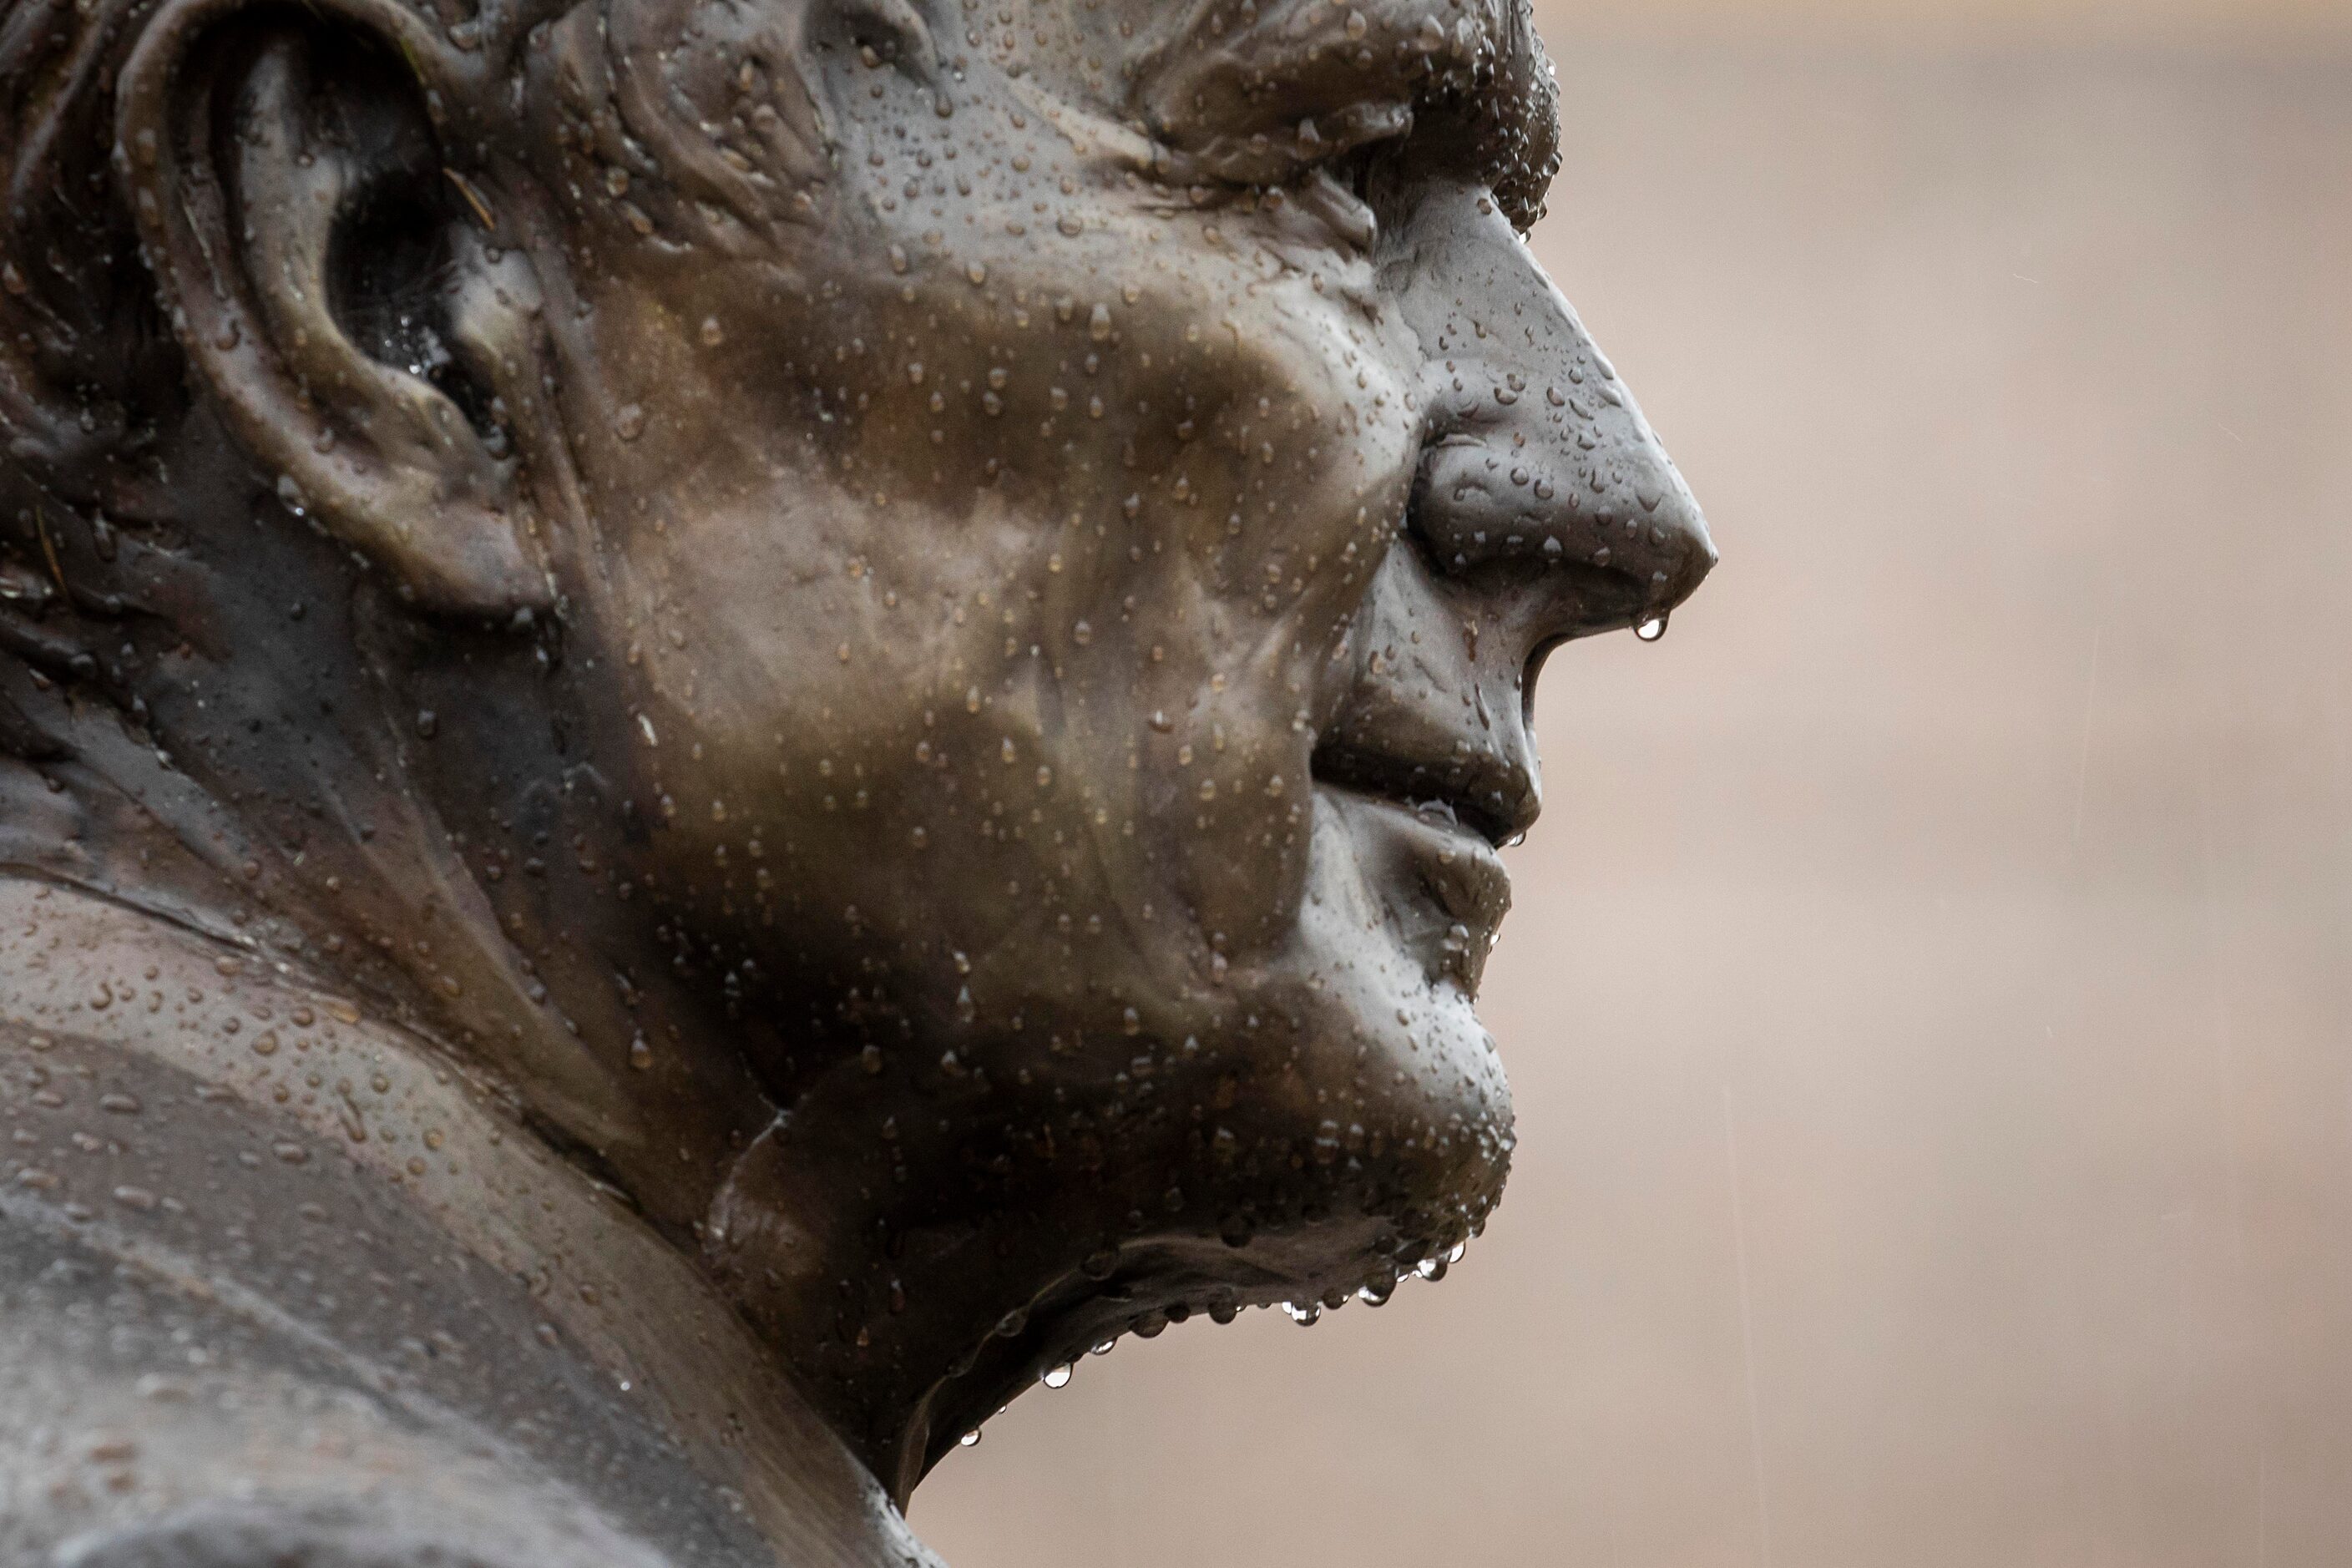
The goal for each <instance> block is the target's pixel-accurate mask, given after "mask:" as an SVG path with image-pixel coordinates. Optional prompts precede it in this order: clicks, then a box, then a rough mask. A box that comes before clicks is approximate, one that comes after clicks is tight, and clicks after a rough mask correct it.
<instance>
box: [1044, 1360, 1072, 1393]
mask: <svg viewBox="0 0 2352 1568" xmlns="http://www.w3.org/2000/svg"><path fill="white" fill-rule="evenodd" d="M1069 1381H1070V1363H1067V1362H1064V1363H1062V1364H1061V1365H1059V1366H1057V1367H1055V1368H1053V1369H1051V1370H1050V1371H1048V1372H1047V1373H1045V1379H1044V1382H1045V1386H1046V1387H1048V1388H1065V1387H1067V1386H1068V1385H1069Z"/></svg>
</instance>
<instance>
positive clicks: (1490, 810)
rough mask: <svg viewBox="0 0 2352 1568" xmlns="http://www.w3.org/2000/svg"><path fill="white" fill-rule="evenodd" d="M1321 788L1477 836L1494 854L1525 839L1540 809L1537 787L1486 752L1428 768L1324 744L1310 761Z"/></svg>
mask: <svg viewBox="0 0 2352 1568" xmlns="http://www.w3.org/2000/svg"><path fill="white" fill-rule="evenodd" d="M1309 772H1310V773H1312V774H1313V776H1314V779H1315V782H1316V783H1318V784H1329V785H1332V786H1334V787H1337V788H1339V789H1345V790H1349V791H1351V792H1352V793H1354V794H1357V795H1369V796H1370V797H1372V798H1374V799H1376V800H1381V801H1384V802H1386V803H1388V804H1391V805H1397V806H1400V807H1402V808H1403V809H1404V810H1406V811H1409V812H1412V814H1413V815H1414V816H1418V817H1421V818H1423V820H1434V821H1438V822H1442V823H1443V824H1444V825H1445V826H1448V827H1450V828H1453V829H1454V830H1455V831H1458V832H1461V833H1465V834H1469V835H1474V836H1475V837H1477V838H1479V839H1481V840H1483V841H1484V843H1485V844H1486V847H1488V848H1489V849H1500V848H1503V847H1506V846H1507V845H1510V844H1512V843H1515V842H1517V840H1518V839H1520V838H1521V837H1525V836H1526V834H1527V831H1528V828H1529V827H1532V826H1534V825H1535V819H1536V814H1537V812H1538V810H1539V809H1540V803H1539V801H1538V797H1537V795H1536V794H1535V792H1534V791H1533V790H1532V789H1531V788H1530V787H1529V784H1530V783H1531V781H1530V780H1529V779H1528V776H1527V775H1526V774H1525V773H1523V772H1521V771H1520V770H1518V769H1517V768H1514V767H1511V766H1510V765H1508V764H1507V763H1505V762H1503V761H1502V760H1501V759H1499V758H1497V757H1496V756H1494V755H1493V754H1492V753H1491V752H1486V751H1485V750H1483V749H1482V750H1475V751H1469V752H1467V754H1457V755H1455V756H1453V757H1448V758H1446V759H1444V760H1443V761H1434V762H1422V761H1416V760H1414V759H1412V758H1411V757H1406V756H1402V755H1399V754H1395V753H1391V752H1382V751H1376V750H1373V749H1371V748H1369V747H1366V746H1364V745H1362V744H1360V743H1350V742H1344V741H1337V740H1326V741H1325V742H1324V743H1323V744H1321V745H1319V746H1318V747H1317V748H1316V749H1315V754H1314V756H1313V757H1312V758H1311V759H1310V761H1309Z"/></svg>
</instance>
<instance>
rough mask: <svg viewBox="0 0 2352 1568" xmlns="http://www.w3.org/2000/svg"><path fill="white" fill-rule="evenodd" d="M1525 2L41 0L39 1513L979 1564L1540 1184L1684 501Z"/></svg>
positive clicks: (35, 280)
mask: <svg viewBox="0 0 2352 1568" xmlns="http://www.w3.org/2000/svg"><path fill="white" fill-rule="evenodd" d="M1554 93H1555V89H1554V86H1553V84H1552V79H1551V75H1550V71H1549V66H1548V65H1547V63H1546V61H1545V58H1544V57H1543V54H1542V50H1541V47H1540V45H1539V44H1538V41H1537V39H1536V37H1535V35H1534V32H1533V30H1532V26H1531V25H1530V23H1529V21H1528V15H1527V11H1526V8H1525V5H1524V0H1411V3H1410V4H1407V3H1403V0H1398V3H1396V4H1390V3H1388V0H1336V3H1333V0H1191V3H1189V4H1187V5H1144V4H1141V3H1139V0H1019V3H1018V4H1005V5H997V4H982V3H981V0H964V3H963V4H962V5H960V6H958V5H950V4H948V3H947V0H735V3H730V4H720V3H718V0H561V3H559V0H481V3H480V4H478V5H475V4H468V3H467V0H302V3H301V4H299V5H295V4H285V3H280V0H0V172H5V184H6V188H5V212H0V437H5V455H0V864H5V874H0V1562H5V1563H8V1564H11V1565H14V1564H18V1563H27V1564H57V1565H70V1568H190V1565H200V1568H250V1565H252V1564H256V1563H263V1562H268V1563H276V1562H278V1561H279V1560H280V1557H279V1556H277V1555H272V1553H278V1554H281V1555H282V1556H283V1558H284V1560H285V1561H289V1562H299V1563H304V1564H307V1565H313V1568H421V1565H423V1564H425V1563H462V1564H469V1565H478V1568H525V1565H530V1568H537V1565H540V1564H549V1563H564V1564H581V1565H586V1568H641V1565H652V1564H674V1565H680V1568H682V1565H685V1564H689V1563H690V1564H728V1563H780V1562H782V1563H871V1564H890V1565H893V1568H897V1565H899V1564H903V1563H916V1562H928V1561H929V1560H930V1559H929V1555H928V1554H927V1553H926V1552H924V1551H923V1550H922V1548H921V1547H920V1546H919V1545H918V1544H917V1543H916V1542H914V1541H913V1540H912V1539H911V1537H910V1536H909V1535H908V1532H907V1531H906V1528H905V1525H904V1524H903V1522H902V1521H901V1520H900V1518H899V1515H898V1507H899V1506H900V1505H902V1504H903V1503H904V1501H905V1500H906V1498H907V1496H908V1492H909V1491H910V1490H911V1489H912V1488H913V1487H914V1486H915V1484H916V1483H917V1481H918V1480H919V1479H920V1478H921V1477H922V1475H923V1474H924V1472H925V1471H926V1470H927V1469H928V1468H929V1467H930V1466H931V1465H932V1464H933V1463H935V1462H936V1461H937V1460H938V1459H939V1458H940V1455H941V1454H942V1453H943V1452H944V1451H946V1450H947V1449H948V1448H950V1447H952V1446H953V1445H954V1444H955V1443H956V1442H957V1441H958V1440H959V1439H960V1438H961V1437H963V1436H965V1435H966V1434H968V1433H970V1432H971V1431H973V1430H975V1429H976V1428H977V1426H979V1424H980V1423H981V1422H982V1420H984V1419H985V1418H986V1417H987V1416H988V1415H990V1414H991V1413H992V1412H993V1411H995V1410H996V1409H998V1408H999V1407H1000V1406H1001V1405H1003V1404H1004V1403H1005V1402H1006V1401H1007V1400H1008V1399H1010V1398H1012V1397H1013V1395H1014V1394H1016V1393H1017V1392H1019V1391H1020V1390H1022V1389H1023V1388H1024V1387H1026V1386H1028V1385H1029V1384H1033V1383H1034V1382H1036V1381H1037V1380H1038V1378H1039V1377H1040V1376H1041V1374H1045V1373H1049V1372H1050V1370H1051V1369H1054V1368H1055V1367H1057V1366H1059V1365H1061V1364H1063V1363H1067V1362H1069V1361H1070V1360H1071V1359H1072V1358H1073V1357H1075V1356H1077V1355H1079V1354H1081V1353H1083V1352H1086V1351H1087V1349H1089V1348H1090V1347H1093V1346H1096V1345H1097V1344H1100V1343H1102V1342H1107V1341H1110V1340H1112V1339H1115V1338H1117V1337H1118V1336H1119V1335H1121V1334H1125V1333H1129V1332H1133V1333H1137V1334H1140V1335H1147V1336H1148V1335H1150V1334H1153V1333H1156V1332H1157V1331H1160V1329H1161V1328H1163V1327H1164V1326H1165V1325H1167V1324H1169V1323H1171V1322H1177V1321H1182V1320H1183V1319H1184V1318H1186V1317H1187V1316H1188V1315H1192V1314H1198V1313H1205V1314H1208V1315H1210V1316H1213V1317H1215V1318H1218V1319H1219V1320H1221V1321H1222V1320H1224V1319H1229V1318H1230V1317H1231V1316H1232V1315H1233V1314H1234V1312H1236V1311H1237V1310H1241V1309H1243V1308H1244V1307H1249V1306H1253V1305H1265V1304H1270V1303H1277V1302H1280V1303H1288V1304H1290V1305H1291V1306H1292V1307H1293V1309H1294V1310H1295V1311H1297V1312H1301V1313H1307V1312H1313V1311H1315V1310H1319V1307H1320V1305H1322V1304H1337V1303H1339V1302H1341V1301H1344V1300H1347V1299H1348V1298H1349V1297H1350V1296H1352V1295H1355V1294H1357V1293H1359V1292H1360V1293H1362V1294H1363V1295H1364V1296H1365V1297H1366V1298H1367V1299H1370V1300H1379V1299H1381V1298H1383V1297H1385V1295H1386V1294H1387V1293H1388V1292H1389V1291H1390V1290H1391V1289H1393V1288H1394V1287H1395V1285H1396V1282H1397V1280H1398V1279H1399V1278H1400V1276H1402V1275H1406V1274H1410V1273H1412V1272H1413V1271H1414V1270H1415V1269H1416V1268H1418V1269H1420V1270H1422V1271H1423V1272H1432V1271H1434V1269H1435V1268H1438V1267H1441V1266H1442V1263H1443V1260H1444V1258H1445V1257H1446V1256H1447V1255H1448V1254H1449V1253H1450V1252H1451V1251H1452V1249H1454V1248H1455V1247H1458V1246H1459V1245H1460V1244H1461V1243H1462V1242H1463V1240H1464V1239H1465V1237H1467V1236H1468V1235H1469V1234H1470V1233H1472V1232H1473V1231H1474V1230H1475V1229H1476V1228H1477V1227H1478V1226H1479V1225H1480V1224H1481V1222H1482V1220H1483V1218H1484V1216H1485V1215H1486V1213H1487V1211H1488V1210H1489V1208H1490V1207H1491V1206H1492V1205H1493V1204H1494V1203H1495V1201H1496V1196H1497V1194H1498V1193H1499V1192H1500V1189H1501V1186H1502V1184H1503V1178H1504V1173H1505V1170H1506V1167H1507V1163H1508V1157H1509V1153H1510V1149H1511V1141H1512V1132H1511V1119H1510V1110H1509V1101H1508V1098H1507V1090H1506V1089H1505V1085H1504V1079H1503V1075H1502V1071H1501V1068H1499V1066H1498V1065H1497V1063H1496V1057H1495V1053H1494V1050H1493V1047H1492V1044H1491V1042H1490V1041H1489V1039H1488V1038H1487V1037H1486V1034H1485V1033H1484V1031H1483V1030H1481V1028H1480V1027H1479V1026H1478V1024H1477V1023H1476V1021H1475V1018H1474V1016H1473V1014H1472V1010H1471V1008H1472V998H1473V996H1474V995H1475V991H1476V987H1477V983H1478V976H1479V973H1480V969H1481V967H1482V965H1483V963H1484V960H1485V958H1486V952H1487V950H1488V948H1489V946H1490V944H1491V943H1492V942H1493V941H1494V937H1495V931H1496V924H1497V922H1498V921H1499V920H1500V918H1501V916H1502V913H1503V910H1504V907H1505V904H1506V902H1507V883H1506V880H1505V877H1504V873H1503V870H1502V867H1501V864H1500V861H1499V860H1498V858H1497V856H1496V851H1497V849H1498V847H1502V846H1505V845H1507V844H1508V843H1510V842H1511V841H1512V840H1513V839H1514V838H1515V837H1517V836H1518V835H1519V834H1521V833H1523V832H1524V831H1525V830H1526V829H1527V827H1528V825H1529V824H1530V822H1532V820H1533V819H1534V817H1535V815H1536V810H1537V800H1538V787H1537V773H1536V758H1535V751H1534V743H1533V740H1532V737H1531V735H1530V733H1529V729H1528V712H1529V708H1530V703H1531V699H1532V691H1533V685H1534V679H1535V675H1536V671H1537V668H1538V665H1539V664H1540V663H1541V661H1542V659H1543V658H1544V655H1545V654H1546V652H1547V651H1548V650H1549V648H1551V647H1553V646H1554V645H1555V644H1557V643H1559V642H1561V641H1564V640H1567V639H1569V638H1570V637H1580V636H1584V635H1588V634H1591V633H1595V632H1600V631H1604V630H1609V629H1612V628H1617V627H1623V626H1634V625H1646V626H1650V627H1651V628H1653V629H1654V628H1655V627H1658V626H1663V624H1664V618H1665V616H1666V615H1667V613H1668V612H1669V611H1670V610H1671V609H1672V608H1673V607H1674V606H1675V605H1676V604H1678V603H1679V602H1680V601H1681V600H1682V599H1683V598H1684V596H1685V595H1687V594H1689V593H1690V592H1691V590H1692V589H1693V588H1694V587H1696V585H1697V584H1698V582H1699V580H1700V579H1701V578H1702V577H1703V576H1704V575H1705V574H1706V571H1707V569H1708V567H1709V566H1710V565H1711V564H1712V563H1713V561H1714V553H1713V551H1712V549H1711V547H1710V546H1709V544H1708V542H1707V539H1706V531H1705V528H1704V525H1703V524H1702V522H1701V521H1700V517H1699V513H1698V511H1697V510H1696V506H1695V505H1694V503H1693V502H1692V500H1691V498H1690V496H1689V493H1688V492H1687V490H1686V489H1685V486H1684V484H1683V482H1682V481H1681V479H1679V477H1678V476H1677V475H1676V474H1675V470H1674V468H1672V466H1671V465H1670V464H1669V463H1668V461H1667V459H1666V458H1665V457H1664V453H1663V452H1662V451H1661V450H1660V449H1659V447H1658V446H1657V445H1656V442H1655V440H1654V437H1653V436H1652V434H1651V432H1650V430H1649V428H1648V426H1646V425H1645V423H1644V422H1643V418H1642V416H1641V415H1640V414H1639V413H1638V412H1637V410H1636V409H1635V406H1634V405H1633V401H1632V399H1631V398H1630V397H1629V396H1628V395H1626V393H1625V391H1624V389H1623V387H1622V384H1620V383H1619V381H1618V379H1617V376H1616V374H1615V373H1614V372H1613V371H1612V369H1611V367H1610V365H1609V363H1608V362H1607V361H1606V360H1605V359H1603V358H1602V357H1601V354H1600V353H1598V352H1597V351H1596V350H1595V349H1594V348H1593V346H1592V344H1591V342H1590V340H1589V339H1588V338H1587V337H1586V335H1585V333H1584V331H1582V329H1581V328H1580V326H1579V324H1578V322H1577V321H1576V318H1575V316H1574V315H1573V314H1572V313H1571V312H1570V310H1569V307H1568V305H1567V304H1566V302H1565V301H1564V300H1562V299H1561V298H1560V296H1559V293H1558V292H1557V291H1556V290H1555V289H1553V287H1552V285H1551V284H1550V283H1549V280H1548V279H1546V278H1545V277H1544V276H1543V274H1542V272H1541V271H1540V269H1539V268H1538V267H1537V265H1536V264H1535V262H1534V260H1533V259H1532V258H1531V257H1530V255H1529V253H1528V249H1527V248H1526V247H1525V245H1524V244H1523V243H1522V237H1523V236H1524V234H1525V232H1526V230H1527V228H1528V225H1529V224H1531V223H1532V222H1533V221H1534V218H1535V216H1536V215H1537V212H1538V205H1539V204H1540V202H1541V200H1542V197H1543V194H1544V190H1545V187H1546V184H1547V183H1548V182H1549V178H1550V176H1551V174H1552V172H1553V170H1554V167H1555V165H1556V163H1557V162H1558V159H1557V156H1556V153H1555V150H1554V143H1555V137H1556V130H1555V117H1554Z"/></svg>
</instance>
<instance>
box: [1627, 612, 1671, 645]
mask: <svg viewBox="0 0 2352 1568" xmlns="http://www.w3.org/2000/svg"><path fill="white" fill-rule="evenodd" d="M1633 635H1634V636H1635V637H1640V638H1641V639H1642V640H1643V642H1655V641H1657V640H1658V639H1659V638H1660V637H1664V636H1665V635H1666V617H1665V616H1651V617H1650V618H1649V619H1648V620H1646V621H1643V623H1642V624H1641V625H1640V626H1635V627H1634V628H1633Z"/></svg>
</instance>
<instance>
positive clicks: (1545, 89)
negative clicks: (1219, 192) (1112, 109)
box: [1129, 0, 1557, 210]
mask: <svg viewBox="0 0 2352 1568" xmlns="http://www.w3.org/2000/svg"><path fill="white" fill-rule="evenodd" d="M1451 15H1452V16H1453V25H1452V26H1451V27H1450V28H1449V27H1448V26H1446V25H1445V24H1444V22H1442V21H1440V20H1439V14H1438V13H1437V12H1435V11H1433V10H1431V9H1430V8H1428V7H1427V6H1426V5H1416V4H1414V3H1413V0H1354V4H1353V5H1351V4H1350V0H1268V3H1267V4H1266V5H1264V6H1260V5H1256V4H1255V0H1198V3H1196V4H1194V5H1191V6H1189V7H1185V8H1184V9H1183V10H1181V11H1180V12H1179V13H1178V15H1176V16H1173V17H1171V19H1170V21H1169V22H1168V23H1167V24H1166V25H1165V26H1161V27H1160V28H1155V29H1153V32H1154V34H1155V35H1156V36H1155V37H1152V38H1151V39H1150V41H1149V42H1147V43H1146V45H1145V47H1143V48H1141V49H1140V50H1139V52H1138V53H1137V55H1136V56H1135V57H1134V58H1132V59H1131V60H1130V62H1129V80H1130V82H1131V84H1132V85H1131V89H1130V92H1129V103H1130V106H1131V108H1132V110H1134V111H1135V112H1136V117H1137V119H1138V121H1139V125H1138V129H1139V130H1142V131H1144V132H1145V133H1146V134H1149V135H1150V136H1152V137H1153V138H1154V139H1155V140H1158V141H1160V142H1164V143H1165V144H1167V145H1168V146H1170V147H1171V148H1172V149H1174V150H1175V151H1177V152H1178V153H1181V154H1184V155H1186V158H1185V161H1186V162H1188V163H1192V164H1194V165H1195V166H1197V167H1202V168H1204V169H1206V170H1209V171H1212V172H1214V173H1216V174H1218V176H1219V177H1222V178H1227V179H1239V180H1244V181H1254V182H1260V183H1274V182H1275V181H1276V180H1278V179H1280V178H1284V177H1287V174H1291V173H1295V172H1297V170H1298V169H1300V168H1303V167H1307V166H1311V165H1312V164H1314V163H1318V162H1320V161H1322V160H1323V159H1326V158H1328V157H1330V156H1333V155H1335V154H1337V153H1344V152H1345V151H1347V150H1349V148H1350V147H1353V146H1362V145H1366V144H1369V143H1370V142H1379V141H1385V140H1391V139H1394V138H1396V137H1399V136H1401V135H1402V136H1410V135H1411V134H1412V127H1413V125H1414V123H1415V122H1416V121H1425V120H1426V119H1428V118H1431V117H1437V118H1443V119H1446V120H1450V121H1455V122H1457V123H1460V124H1462V125H1463V126H1464V127H1465V129H1469V130H1471V131H1472V132H1474V133H1473V134H1472V135H1470V136H1469V137H1466V138H1462V139H1459V146H1458V151H1456V149H1455V146H1454V143H1455V142H1456V139H1454V138H1448V139H1447V147H1448V151H1449V152H1453V153H1454V155H1456V156H1458V157H1459V158H1460V159H1461V161H1462V162H1463V163H1464V164H1465V171H1466V172H1475V173H1476V174H1478V175H1480V176H1481V177H1483V178H1485V179H1486V180H1487V181H1488V183H1490V184H1494V185H1496V189H1497V191H1498V193H1503V192H1504V191H1505V188H1506V187H1508V193H1507V201H1508V202H1509V203H1510V204H1511V205H1517V206H1521V207H1525V208H1528V209H1530V210H1531V209H1532V207H1533V206H1534V205H1537V204H1538V203H1539V202H1540V199H1541V190H1542V186H1543V185H1544V184H1546V183H1548V181H1549V174H1550V168H1549V161H1550V155H1551V150H1552V148H1553V145H1554V142H1555V141H1556V137H1557V128H1556V122H1555V120H1554V113H1555V110H1554V104H1555V100H1556V89H1554V88H1553V85H1552V79H1551V74H1550V70H1549V64H1548V62H1547V61H1546V59H1545V58H1544V53H1543V47H1542V44H1541V42H1540V41H1539V40H1538V37H1537V36H1536V33H1535V29H1534V26H1533V25H1532V22H1531V20H1530V19H1529V17H1528V11H1527V8H1526V6H1525V5H1524V4H1523V3H1522V0H1457V4H1456V5H1454V8H1453V10H1452V13H1451ZM1531 165H1539V166H1531Z"/></svg>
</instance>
